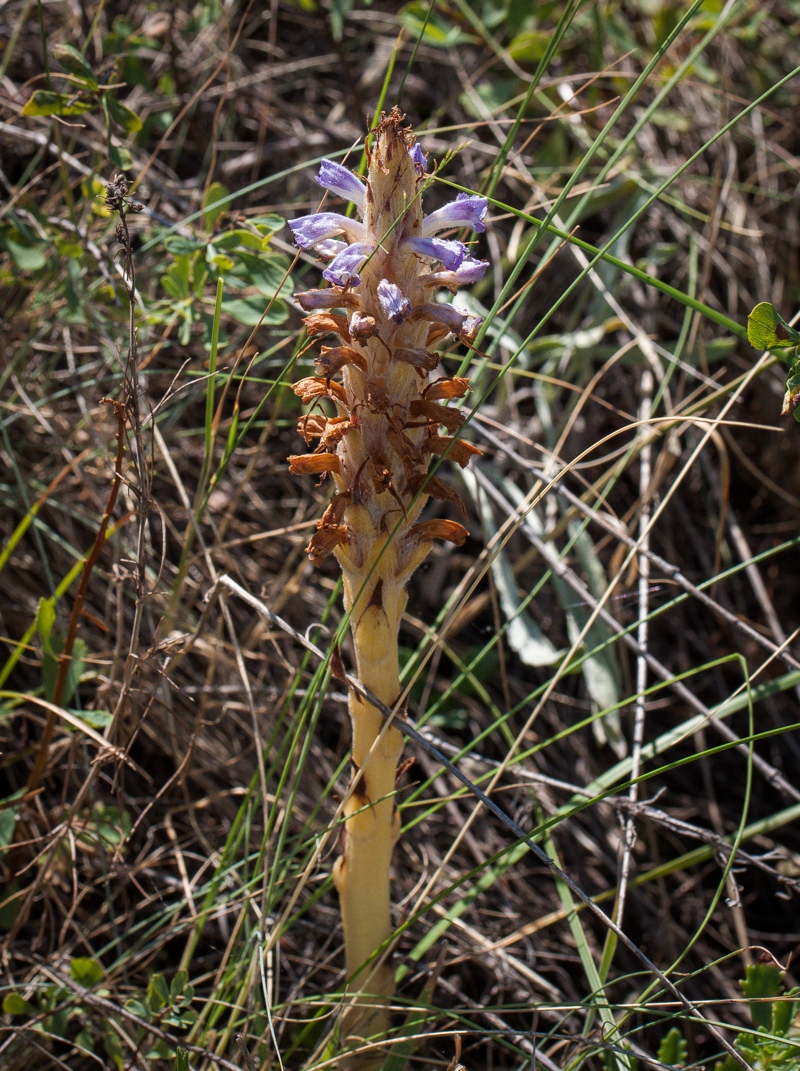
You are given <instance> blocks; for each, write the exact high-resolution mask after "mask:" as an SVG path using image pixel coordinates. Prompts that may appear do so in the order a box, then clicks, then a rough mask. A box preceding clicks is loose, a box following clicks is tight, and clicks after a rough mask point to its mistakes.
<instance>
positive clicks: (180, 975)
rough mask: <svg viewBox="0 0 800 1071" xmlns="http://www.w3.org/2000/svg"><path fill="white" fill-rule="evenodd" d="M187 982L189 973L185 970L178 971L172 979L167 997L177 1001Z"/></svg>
mask: <svg viewBox="0 0 800 1071" xmlns="http://www.w3.org/2000/svg"><path fill="white" fill-rule="evenodd" d="M188 981H189V972H188V971H187V970H180V971H177V972H176V973H175V977H174V978H173V979H172V984H171V985H170V987H169V995H170V997H171V998H172V1000H175V999H177V998H178V997H179V996H180V995H181V994H182V993H183V991H184V989H185V988H186V983H187V982H188Z"/></svg>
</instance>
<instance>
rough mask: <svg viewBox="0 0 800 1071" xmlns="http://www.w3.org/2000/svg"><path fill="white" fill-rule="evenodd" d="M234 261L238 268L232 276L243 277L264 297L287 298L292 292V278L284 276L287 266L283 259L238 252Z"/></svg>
mask: <svg viewBox="0 0 800 1071" xmlns="http://www.w3.org/2000/svg"><path fill="white" fill-rule="evenodd" d="M236 259H237V261H238V264H239V266H238V267H237V270H236V272H235V273H234V274H235V275H237V276H239V277H240V278H241V277H242V276H244V278H245V279H246V280H247V282H249V283H250V284H251V285H252V286H255V287H257V289H258V291H259V293H261V294H263V295H264V297H268V298H271V297H274V296H276V295H280V296H282V297H288V296H289V294H291V293H292V291H293V290H294V283H293V281H292V278H291V276H289V275H287V274H286V269H287V267H288V264H287V262H286V259H285V258H284V257H277V256H266V257H265V256H255V255H254V254H253V253H245V252H240V253H239V254H238V255H237V257H236Z"/></svg>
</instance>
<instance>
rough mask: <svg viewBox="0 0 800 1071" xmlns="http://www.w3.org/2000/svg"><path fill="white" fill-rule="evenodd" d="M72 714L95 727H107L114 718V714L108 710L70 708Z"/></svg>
mask: <svg viewBox="0 0 800 1071" xmlns="http://www.w3.org/2000/svg"><path fill="white" fill-rule="evenodd" d="M70 714H74V715H75V717H76V718H80V719H81V721H85V722H86V724H87V725H91V727H92V728H93V729H106V728H107V727H108V726H109V725H110V724H111V722H112V721H113V720H114V715H113V714H112V713H111V712H110V711H108V710H70Z"/></svg>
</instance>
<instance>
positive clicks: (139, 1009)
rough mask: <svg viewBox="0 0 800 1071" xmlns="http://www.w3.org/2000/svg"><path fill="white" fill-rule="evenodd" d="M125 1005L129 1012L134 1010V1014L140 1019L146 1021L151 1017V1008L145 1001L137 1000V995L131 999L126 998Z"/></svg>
mask: <svg viewBox="0 0 800 1071" xmlns="http://www.w3.org/2000/svg"><path fill="white" fill-rule="evenodd" d="M125 1007H126V1009H127V1010H128V1011H129V1012H132V1013H133V1015H136V1016H138V1017H139V1018H140V1019H144V1020H145V1021H146V1020H148V1019H149V1018H150V1010H149V1009H148V1007H147V1005H146V1004H145V1003H144V1002H143V1001H141V1000H137V998H136V997H131V999H130V1000H126V1001H125Z"/></svg>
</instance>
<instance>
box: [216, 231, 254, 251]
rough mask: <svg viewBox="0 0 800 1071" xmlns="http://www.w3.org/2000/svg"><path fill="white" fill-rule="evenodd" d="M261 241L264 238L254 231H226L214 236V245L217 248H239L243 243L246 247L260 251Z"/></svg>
mask: <svg viewBox="0 0 800 1071" xmlns="http://www.w3.org/2000/svg"><path fill="white" fill-rule="evenodd" d="M261 243H262V239H261V238H260V237H259V235H257V234H253V232H252V231H245V230H236V231H226V232H225V233H224V234H217V235H215V236H214V245H215V246H216V247H217V249H238V247H239V246H240V245H243V246H244V247H245V248H246V249H255V250H259V251H260V250H261Z"/></svg>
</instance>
